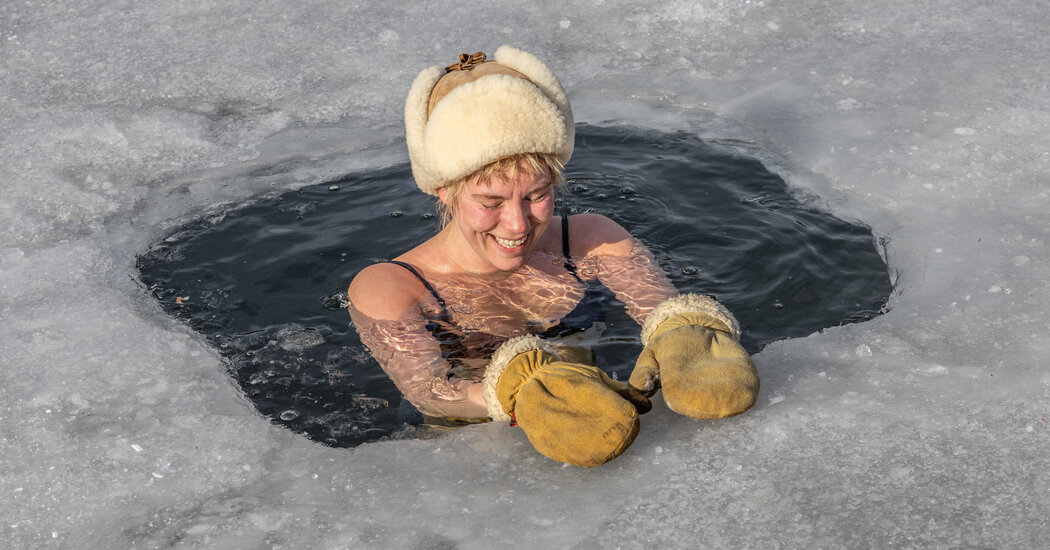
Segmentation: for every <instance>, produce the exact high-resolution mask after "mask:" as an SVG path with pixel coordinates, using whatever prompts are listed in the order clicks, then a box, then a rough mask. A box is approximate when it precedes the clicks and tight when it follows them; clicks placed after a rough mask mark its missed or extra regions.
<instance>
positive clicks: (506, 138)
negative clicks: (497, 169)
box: [405, 46, 576, 195]
mask: <svg viewBox="0 0 1050 550" xmlns="http://www.w3.org/2000/svg"><path fill="white" fill-rule="evenodd" d="M467 57H468V58H469V56H467ZM493 57H494V58H495V62H496V63H498V65H495V64H493V63H491V62H486V63H482V64H478V65H475V64H473V63H464V64H463V66H464V69H463V70H462V71H460V70H458V68H457V69H456V70H451V71H448V74H447V75H446V69H443V68H441V67H439V66H434V67H430V68H427V69H424V70H423V72H421V73H419V76H417V77H416V80H415V82H413V83H412V89H411V90H410V91H409V93H408V99H407V100H406V101H405V139H406V141H407V142H408V156H409V159H410V160H411V162H412V174H413V176H415V179H416V185H418V186H419V188H420V189H422V190H423V192H425V193H428V194H430V195H436V194H437V190H438V189H440V188H442V187H444V186H446V185H448V184H450V183H455V182H456V181H459V180H461V179H463V178H465V177H467V176H469V175H470V174H472V173H474V172H476V171H477V170H478V169H480V168H482V167H484V166H485V165H487V164H489V163H491V162H494V161H497V160H499V159H501V158H503V157H508V156H511V155H516V154H521V153H552V154H555V155H557V156H558V158H559V159H560V160H561V161H562V163H566V162H568V161H569V157H571V156H572V149H573V141H574V140H575V137H576V132H575V127H574V125H573V124H574V123H573V119H572V110H571V108H570V107H569V100H568V98H567V97H566V96H565V90H564V89H562V87H561V83H560V82H558V79H557V77H555V76H554V73H552V72H551V71H550V69H548V68H547V66H546V65H544V64H543V63H542V62H541V61H540V60H539V59H537V58H536V57H535V56H534V55H532V54H530V53H528V52H523V51H521V50H518V49H516V48H512V47H510V46H500V48H499V49H498V50H496V55H495V56H493ZM481 58H482V59H484V56H483V55H482V56H481ZM461 59H463V58H461ZM482 66H485V68H486V69H485V70H481V71H478V73H477V74H480V75H481V76H476V75H473V76H472V75H466V76H465V77H463V76H461V75H456V76H457V77H459V78H458V80H459V81H462V83H456V84H452V85H447V84H446V85H443V86H442V88H444V89H443V90H441V91H445V89H447V90H448V91H447V92H446V94H445V95H443V96H439V97H438V101H437V102H436V104H434V105H432V106H431V93H432V92H434V91H435V88H438V87H439V81H441V80H442V79H443V78H445V77H446V76H448V77H452V76H453V75H455V74H456V73H457V72H459V73H465V72H466V71H471V70H472V69H473V68H475V67H482ZM499 66H502V67H499ZM452 67H456V65H453V66H452ZM450 69H451V67H450ZM493 69H494V70H493ZM506 69H510V70H506Z"/></svg>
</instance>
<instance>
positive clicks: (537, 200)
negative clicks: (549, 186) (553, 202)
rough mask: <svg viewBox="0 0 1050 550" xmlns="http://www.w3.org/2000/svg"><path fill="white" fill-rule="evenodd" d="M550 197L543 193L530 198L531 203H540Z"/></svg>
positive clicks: (548, 194)
mask: <svg viewBox="0 0 1050 550" xmlns="http://www.w3.org/2000/svg"><path fill="white" fill-rule="evenodd" d="M549 196H550V193H541V194H539V195H535V196H533V197H530V198H529V201H531V202H540V201H542V200H543V199H546V198H547V197H549Z"/></svg>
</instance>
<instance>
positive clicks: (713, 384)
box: [629, 294, 759, 419]
mask: <svg viewBox="0 0 1050 550" xmlns="http://www.w3.org/2000/svg"><path fill="white" fill-rule="evenodd" d="M739 340H740V327H739V325H738V324H737V322H736V319H735V318H734V317H733V314H731V313H729V311H728V310H727V309H725V308H724V307H723V306H722V304H719V303H718V301H716V300H715V299H714V298H712V297H710V296H703V295H699V294H683V295H680V296H675V297H673V298H669V299H667V300H665V301H664V302H662V303H661V304H660V305H659V306H657V307H656V308H655V309H654V310H653V311H652V313H650V314H649V317H647V318H646V320H645V324H644V325H643V326H642V344H644V345H645V349H643V350H642V354H641V355H640V356H639V357H638V360H637V361H636V362H635V367H634V371H633V372H631V378H630V379H629V382H630V384H631V385H632V386H634V387H635V388H638V389H640V390H642V391H645V392H647V394H648V395H652V392H655V391H656V389H657V388H659V387H662V389H663V394H664V401H665V402H666V403H667V406H668V407H669V408H670V409H671V410H673V411H675V412H677V413H678V414H682V415H685V416H689V417H692V418H701V419H713V418H725V417H727V416H733V415H736V414H740V413H742V412H744V411H746V410H747V409H749V408H751V406H752V405H754V404H755V399H756V398H757V397H758V385H759V384H758V373H757V372H756V370H755V364H754V363H752V362H751V357H750V356H749V355H748V354H747V351H745V350H744V348H743V346H741V345H740V341H739Z"/></svg>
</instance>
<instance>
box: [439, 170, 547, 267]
mask: <svg viewBox="0 0 1050 550" xmlns="http://www.w3.org/2000/svg"><path fill="white" fill-rule="evenodd" d="M461 185H462V188H461V189H459V193H458V194H456V195H455V196H451V194H450V193H449V192H448V191H447V190H446V189H445V188H442V189H439V190H438V198H440V199H441V201H442V202H443V203H445V204H446V205H448V206H450V207H451V210H452V212H453V214H452V221H451V222H449V224H448V226H446V227H445V229H444V232H446V243H447V247H446V252H447V253H448V254H449V255H450V258H449V259H450V260H452V261H453V262H455V263H456V264H458V265H459V266H460V267H462V268H463V269H465V270H468V271H471V272H474V273H483V274H491V273H495V272H499V271H503V272H510V271H514V270H516V269H518V268H520V267H521V266H523V265H525V262H526V261H528V258H529V256H530V255H531V254H532V252H533V251H535V250H536V247H537V246H538V245H539V243H540V242H541V239H542V237H543V236H544V234H545V233H546V231H547V227H548V226H550V223H551V218H552V217H553V215H554V184H553V181H552V180H551V176H550V174H549V173H548V172H547V171H545V170H540V171H535V170H533V169H532V168H531V167H529V166H525V165H519V167H518V170H516V171H513V172H511V173H497V174H492V175H490V176H489V177H488V178H482V177H472V178H469V179H467V181H465V182H464V183H462V184H461Z"/></svg>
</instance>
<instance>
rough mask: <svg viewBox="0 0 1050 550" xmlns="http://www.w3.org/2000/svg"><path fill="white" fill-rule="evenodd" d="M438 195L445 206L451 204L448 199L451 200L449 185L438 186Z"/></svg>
mask: <svg viewBox="0 0 1050 550" xmlns="http://www.w3.org/2000/svg"><path fill="white" fill-rule="evenodd" d="M437 195H438V200H440V201H441V204H444V205H445V206H451V205H450V204H449V203H448V201H449V198H448V187H438V190H437Z"/></svg>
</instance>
